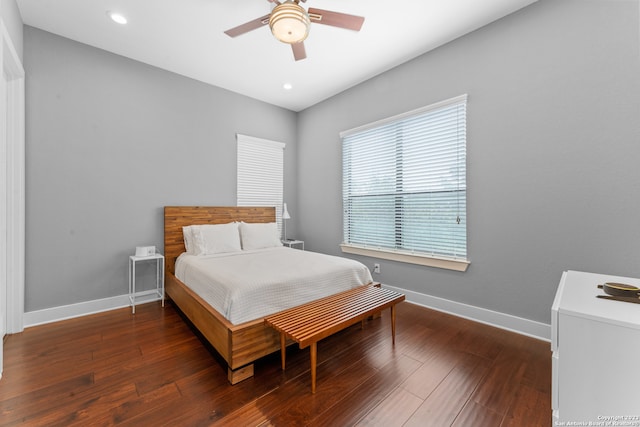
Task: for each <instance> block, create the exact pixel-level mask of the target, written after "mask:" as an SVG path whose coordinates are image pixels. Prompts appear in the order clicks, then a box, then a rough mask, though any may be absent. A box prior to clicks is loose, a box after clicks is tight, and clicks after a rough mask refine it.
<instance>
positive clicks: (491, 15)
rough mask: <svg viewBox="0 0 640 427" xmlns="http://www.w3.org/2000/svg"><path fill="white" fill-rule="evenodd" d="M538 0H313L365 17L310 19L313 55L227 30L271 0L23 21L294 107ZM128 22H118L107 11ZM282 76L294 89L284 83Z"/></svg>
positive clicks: (33, 14) (56, 2)
mask: <svg viewBox="0 0 640 427" xmlns="http://www.w3.org/2000/svg"><path fill="white" fill-rule="evenodd" d="M535 1H537V0H482V1H479V0H404V1H401V2H400V1H391V0H308V1H307V2H306V3H301V4H302V5H303V6H304V7H305V8H308V7H313V8H318V9H325V10H331V11H336V12H343V13H348V14H352V15H359V16H364V17H365V21H364V25H363V26H362V30H361V31H360V32H354V31H349V30H344V29H340V28H335V27H328V26H326V25H320V24H312V25H311V30H310V33H309V37H308V38H307V40H306V41H305V47H306V51H307V59H304V60H302V61H297V62H296V61H294V59H293V54H292V52H291V47H290V46H289V45H286V44H283V43H280V42H279V41H277V40H276V39H275V38H274V37H273V36H272V35H271V32H270V30H269V28H268V26H265V27H262V28H259V29H257V30H254V31H252V32H250V33H247V34H244V35H242V36H239V37H237V38H230V37H229V36H227V35H226V34H224V33H223V31H225V30H227V29H229V28H232V27H235V26H237V25H240V24H243V23H245V22H247V21H250V20H252V19H255V18H258V17H260V16H262V15H266V14H268V13H269V11H270V10H271V3H269V2H268V1H267V0H17V3H18V6H19V8H20V12H21V14H22V19H23V21H24V23H25V24H27V25H30V26H33V27H36V28H40V29H42V30H45V31H49V32H51V33H54V34H58V35H61V36H63V37H67V38H70V39H72V40H76V41H79V42H82V43H85V44H88V45H91V46H95V47H98V48H101V49H104V50H107V51H109V52H113V53H116V54H119V55H122V56H125V57H128V58H132V59H135V60H137V61H141V62H144V63H147V64H150V65H154V66H156V67H159V68H163V69H166V70H169V71H172V72H175V73H178V74H181V75H184V76H188V77H191V78H193V79H196V80H200V81H203V82H206V83H209V84H212V85H215V86H218V87H222V88H225V89H228V90H230V91H233V92H237V93H240V94H243V95H247V96H250V97H252V98H256V99H259V100H262V101H265V102H268V103H271V104H274V105H278V106H281V107H284V108H287V109H290V110H293V111H301V110H303V109H305V108H307V107H309V106H311V105H313V104H316V103H317V102H320V101H322V100H324V99H326V98H329V97H331V96H333V95H335V94H337V93H339V92H342V91H343V90H345V89H347V88H349V87H351V86H353V85H355V84H358V83H360V82H362V81H364V80H366V79H369V78H371V77H373V76H375V75H377V74H380V73H381V72H383V71H386V70H388V69H390V68H393V67H395V66H397V65H399V64H401V63H403V62H406V61H408V60H410V59H412V58H415V57H417V56H419V55H421V54H423V53H424V52H427V51H429V50H431V49H434V48H436V47H438V46H440V45H442V44H444V43H447V42H449V41H451V40H453V39H455V38H457V37H460V36H462V35H464V34H466V33H468V32H471V31H473V30H475V29H477V28H480V27H482V26H484V25H486V24H488V23H490V22H492V21H495V20H497V19H499V18H501V17H503V16H505V15H508V14H510V13H512V12H514V11H516V10H518V9H520V8H523V7H525V6H527V5H529V4H531V3H533V2H535ZM107 11H116V12H119V13H122V14H123V15H125V16H126V17H127V19H128V21H129V22H128V23H127V24H126V25H118V24H116V23H114V22H113V21H111V20H110V19H109V18H108V16H107ZM284 83H290V84H291V85H293V89H291V90H288V91H287V90H285V89H283V84H284Z"/></svg>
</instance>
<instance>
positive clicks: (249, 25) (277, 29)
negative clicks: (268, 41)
mask: <svg viewBox="0 0 640 427" xmlns="http://www.w3.org/2000/svg"><path fill="white" fill-rule="evenodd" d="M267 1H268V2H270V3H274V4H275V5H276V6H275V7H274V8H273V10H272V11H271V13H270V14H268V15H265V16H261V17H260V18H257V19H254V20H252V21H249V22H246V23H244V24H242V25H238V26H237V27H234V28H231V29H229V30H227V31H225V32H224V33H225V34H226V35H228V36H229V37H237V36H239V35H241V34H244V33H248V32H249V31H252V30H255V29H257V28H260V27H263V26H265V25H267V24H269V28H271V32H272V33H273V35H274V36H275V38H277V39H278V40H280V41H281V42H283V43H288V44H290V45H291V48H292V49H293V57H294V58H295V60H296V61H299V60H301V59H305V58H306V57H307V53H306V51H305V48H304V40H305V39H306V38H307V36H308V35H309V26H310V25H311V23H312V22H315V23H317V24H324V25H331V26H332V27H338V28H345V29H347V30H353V31H360V28H362V23H363V22H364V17H362V16H355V15H348V14H346V13H340V12H332V11H330V10H322V9H313V8H309V10H304V8H303V7H302V6H300V4H299V3H300V2H301V1H302V2H303V3H304V2H306V1H307V0H286V1H285V2H283V3H281V2H280V1H279V0H267Z"/></svg>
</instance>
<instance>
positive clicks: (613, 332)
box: [551, 271, 640, 427]
mask: <svg viewBox="0 0 640 427" xmlns="http://www.w3.org/2000/svg"><path fill="white" fill-rule="evenodd" d="M605 282H618V283H627V284H630V285H635V286H638V287H640V279H631V278H628V277H617V276H607V275H601V274H593V273H582V272H577V271H567V272H564V273H563V274H562V279H561V280H560V285H559V286H558V292H557V293H556V297H555V300H554V302H553V307H552V310H551V351H552V352H553V353H552V402H551V406H552V408H553V417H554V418H553V419H554V422H555V423H554V425H572V423H573V425H603V426H604V425H610V426H617V425H620V426H622V425H627V426H638V427H640V304H632V303H627V302H619V301H610V300H605V299H600V298H596V295H600V294H602V295H604V292H603V291H602V289H598V287H597V285H598V284H602V283H605ZM590 422H591V424H589V423H590Z"/></svg>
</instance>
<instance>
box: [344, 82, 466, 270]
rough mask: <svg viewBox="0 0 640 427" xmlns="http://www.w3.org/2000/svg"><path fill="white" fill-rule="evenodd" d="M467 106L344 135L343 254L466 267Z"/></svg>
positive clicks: (435, 108)
mask: <svg viewBox="0 0 640 427" xmlns="http://www.w3.org/2000/svg"><path fill="white" fill-rule="evenodd" d="M466 103H467V97H466V95H463V96H459V97H456V98H453V99H450V100H447V101H443V102H440V103H437V104H434V105H430V106H427V107H424V108H421V109H418V110H415V111H411V112H409V113H405V114H401V115H399V116H395V117H391V118H389V119H385V120H382V121H378V122H376V123H372V124H369V125H365V126H362V127H359V128H356V129H352V130H349V131H345V132H342V133H341V134H340V136H341V138H342V142H343V165H342V170H343V196H342V197H343V200H342V202H343V209H344V218H343V221H344V223H343V228H344V242H343V244H342V250H343V251H344V252H349V253H357V254H361V255H369V256H374V257H378V258H386V259H392V260H397V261H404V262H412V263H417V264H423V265H430V266H436V267H442V268H449V269H453V270H458V271H464V270H466V268H467V266H468V264H469V263H468V261H467V215H466V200H467V197H466V195H467V188H466Z"/></svg>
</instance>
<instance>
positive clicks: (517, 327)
mask: <svg viewBox="0 0 640 427" xmlns="http://www.w3.org/2000/svg"><path fill="white" fill-rule="evenodd" d="M382 286H383V287H385V288H389V289H392V290H394V291H397V292H400V293H403V294H404V295H405V296H406V300H407V301H408V302H411V303H414V304H418V305H422V306H424V307H427V308H431V309H433V310H437V311H442V312H444V313H449V314H453V315H454V316H458V317H463V318H465V319H469V320H473V321H475V322H479V323H484V324H487V325H491V326H495V327H497V328H501V329H506V330H508V331H512V332H516V333H518V334H521V335H526V336H530V337H533V338H537V339H539V340H543V341H549V342H551V325H548V324H546V323H540V322H536V321H533V320H528V319H524V318H522V317H517V316H512V315H510V314H505V313H500V312H498V311H492V310H487V309H486V308H480V307H475V306H472V305H468V304H463V303H460V302H455V301H451V300H447V299H444V298H438V297H434V296H431V295H426V294H421V293H419V292H413V291H409V290H406V289H402V288H397V287H394V286H389V285H385V284H383V285H382Z"/></svg>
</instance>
